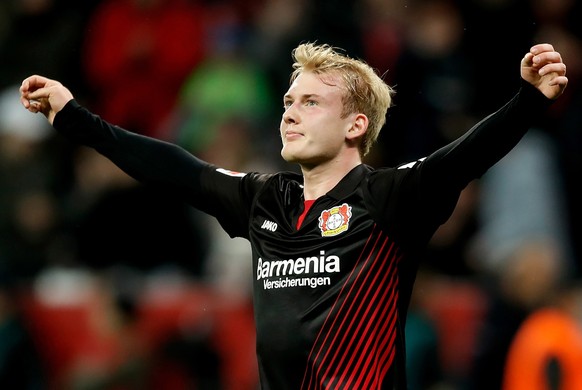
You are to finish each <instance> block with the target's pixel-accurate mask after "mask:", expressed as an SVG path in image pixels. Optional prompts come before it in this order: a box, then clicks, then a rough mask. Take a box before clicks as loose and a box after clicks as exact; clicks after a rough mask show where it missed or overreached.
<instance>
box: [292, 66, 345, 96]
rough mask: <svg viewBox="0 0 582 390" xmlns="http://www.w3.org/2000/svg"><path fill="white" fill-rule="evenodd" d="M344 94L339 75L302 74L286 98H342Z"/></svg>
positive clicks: (294, 82)
mask: <svg viewBox="0 0 582 390" xmlns="http://www.w3.org/2000/svg"><path fill="white" fill-rule="evenodd" d="M342 94H343V80H342V79H341V77H340V76H339V75H337V74H333V73H325V74H315V73H313V72H302V73H300V74H299V76H297V78H296V79H295V80H294V81H293V83H292V84H291V86H290V87H289V90H288V91H287V94H286V95H285V96H294V95H321V96H330V97H332V96H336V95H337V96H340V97H341V95H342Z"/></svg>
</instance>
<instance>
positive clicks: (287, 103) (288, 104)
mask: <svg viewBox="0 0 582 390" xmlns="http://www.w3.org/2000/svg"><path fill="white" fill-rule="evenodd" d="M292 104H293V102H292V101H291V100H285V101H284V102H283V108H284V109H285V110H286V109H288V108H289V107H291V105H292Z"/></svg>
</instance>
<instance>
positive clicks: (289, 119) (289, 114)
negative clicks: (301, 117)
mask: <svg viewBox="0 0 582 390" xmlns="http://www.w3.org/2000/svg"><path fill="white" fill-rule="evenodd" d="M293 107H294V105H293V104H292V105H290V106H289V107H287V109H286V110H285V112H284V113H283V121H284V122H285V123H287V124H294V123H297V113H296V112H295V110H294V108H293Z"/></svg>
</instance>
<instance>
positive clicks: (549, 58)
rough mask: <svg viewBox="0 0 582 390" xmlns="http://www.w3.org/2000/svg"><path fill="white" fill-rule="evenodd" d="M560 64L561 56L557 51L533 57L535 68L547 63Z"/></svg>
mask: <svg viewBox="0 0 582 390" xmlns="http://www.w3.org/2000/svg"><path fill="white" fill-rule="evenodd" d="M560 62H562V56H561V55H560V53H558V52H557V51H553V52H543V53H540V54H537V55H534V57H533V63H534V65H536V66H543V65H544V64H547V63H560Z"/></svg>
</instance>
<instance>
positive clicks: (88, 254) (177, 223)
mask: <svg viewBox="0 0 582 390" xmlns="http://www.w3.org/2000/svg"><path fill="white" fill-rule="evenodd" d="M75 175H76V176H75V183H74V186H73V188H72V190H71V192H70V194H69V196H68V199H67V201H66V205H67V213H68V217H67V218H68V223H69V226H70V231H71V234H72V236H73V239H74V242H75V244H76V251H75V256H76V261H77V264H78V265H81V266H84V267H89V268H90V269H92V270H96V271H100V270H107V269H109V268H112V267H116V266H125V267H129V268H130V269H133V270H135V271H139V272H143V273H145V274H147V273H156V272H165V271H168V270H169V271H172V272H178V273H185V274H186V275H188V277H199V276H200V274H201V272H202V269H203V262H204V258H205V256H206V250H207V249H206V248H207V245H208V242H207V240H206V235H205V233H204V232H203V230H202V227H201V224H200V222H199V221H198V220H197V219H196V218H195V216H194V214H193V212H192V210H191V208H190V207H189V206H188V205H187V204H186V203H182V204H181V203H177V202H175V201H172V202H169V201H168V202H164V201H163V199H165V198H166V197H167V196H168V195H167V194H163V193H160V192H158V191H153V190H151V189H150V188H148V187H145V186H143V185H141V184H138V183H137V182H136V181H134V180H133V179H131V178H130V177H129V176H128V175H126V174H125V173H124V172H122V171H121V170H120V169H119V168H117V167H116V166H115V165H113V164H112V163H111V162H110V161H109V160H107V159H105V158H104V157H102V156H101V155H99V154H98V153H97V152H95V151H94V150H92V149H88V148H80V149H79V150H78V153H77V155H76V159H75Z"/></svg>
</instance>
